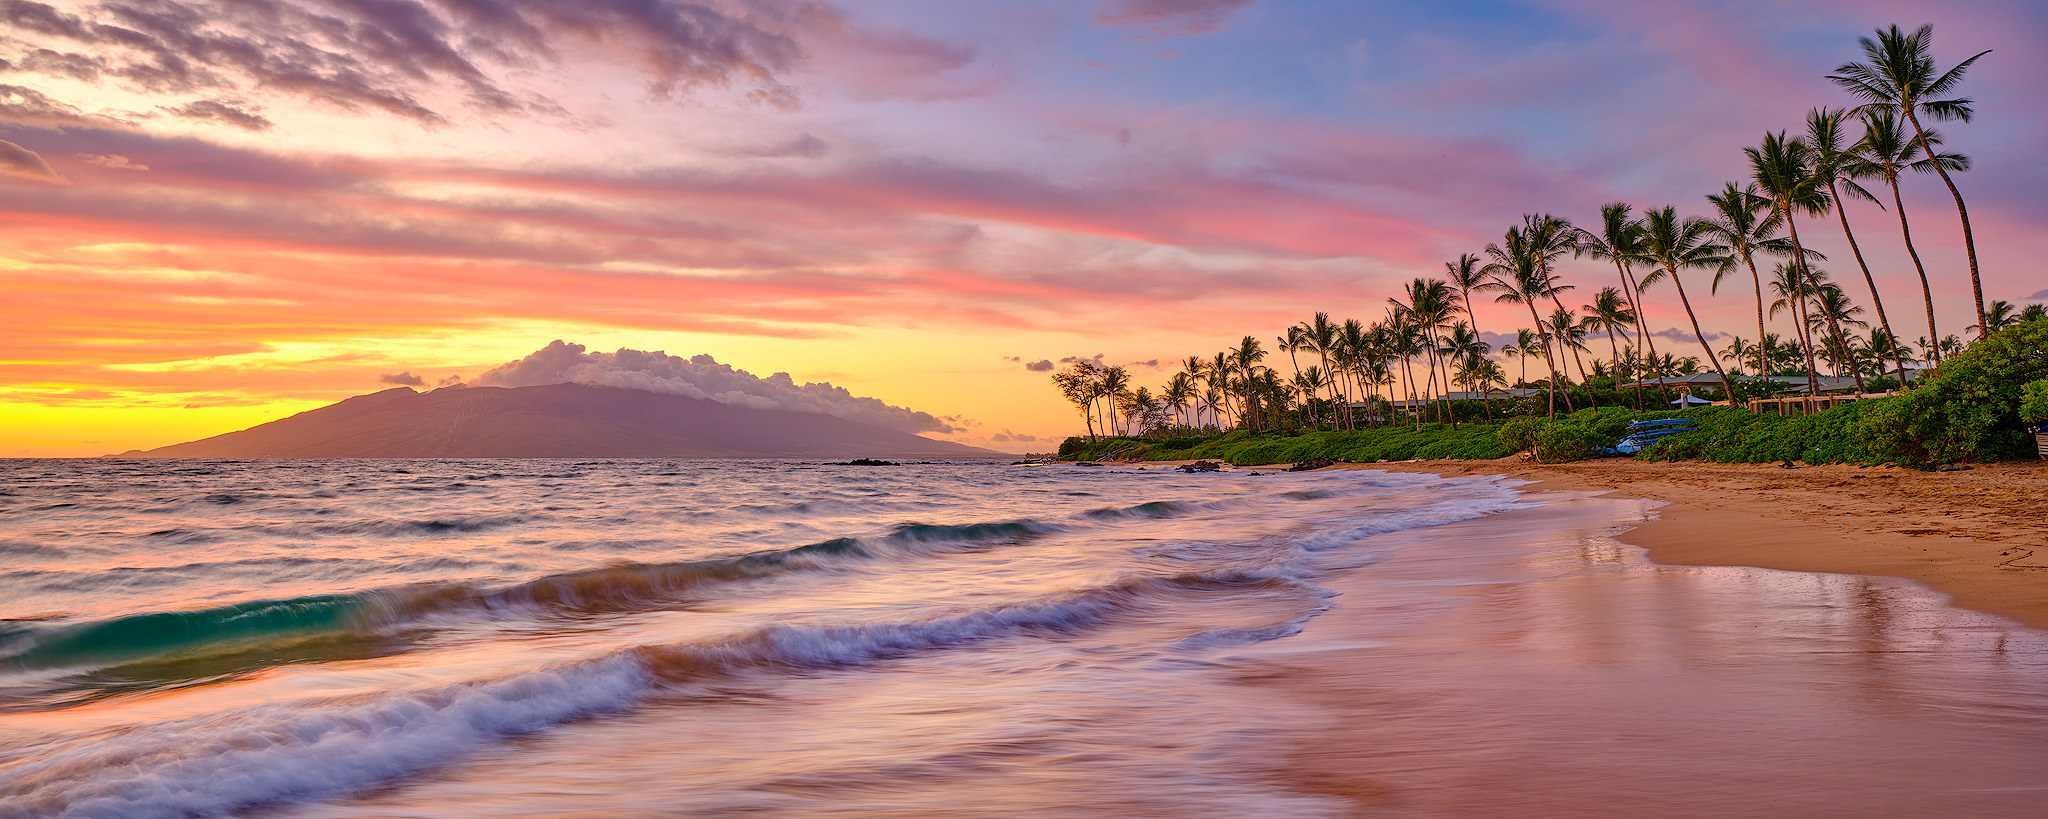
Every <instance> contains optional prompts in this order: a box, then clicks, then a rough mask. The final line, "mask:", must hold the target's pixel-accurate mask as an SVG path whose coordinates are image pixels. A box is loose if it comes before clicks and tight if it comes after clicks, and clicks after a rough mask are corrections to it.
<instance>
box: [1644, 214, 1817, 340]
mask: <svg viewBox="0 0 2048 819" xmlns="http://www.w3.org/2000/svg"><path fill="white" fill-rule="evenodd" d="M1707 201H1708V202H1711V203H1713V205H1714V219H1713V221H1710V222H1708V223H1707V224H1708V226H1709V227H1708V230H1710V231H1712V232H1713V234H1714V238H1715V239H1717V240H1719V241H1720V242H1723V243H1725V244H1727V245H1728V247H1729V249H1730V250H1732V251H1734V253H1735V257H1736V258H1738V259H1741V260H1742V264H1743V265H1744V266H1745V267H1748V268H1749V279H1750V283H1751V284H1752V285H1753V286H1754V287H1755V288H1756V337H1757V338H1763V337H1764V335H1765V333H1766V332H1767V331H1766V330H1765V329H1764V282H1763V276H1761V275H1759V274H1758V273H1757V271H1756V254H1757V253H1759V252H1763V253H1775V254H1778V255H1790V254H1791V253H1792V243H1791V241H1789V240H1787V239H1785V238H1784V237H1782V236H1779V235H1778V228H1779V227H1780V226H1782V225H1783V224H1784V222H1785V220H1784V219H1783V218H1782V217H1780V216H1779V215H1778V212H1777V210H1776V209H1775V208H1772V207H1771V201H1770V200H1769V199H1765V198H1764V197H1762V196H1760V195H1758V194H1757V192H1756V184H1755V183H1751V184H1749V185H1746V186H1744V187H1742V188H1740V189H1738V188H1736V187H1735V183H1733V182H1729V183H1727V187H1725V188H1722V189H1721V192H1720V193H1717V194H1715V193H1710V194H1707ZM1732 269H1733V268H1732V267H1723V268H1721V269H1720V270H1719V271H1716V272H1715V273H1714V283H1713V286H1712V287H1710V288H1709V290H1710V291H1711V292H1719V291H1720V289H1721V279H1722V278H1723V277H1725V276H1726V275H1727V274H1728V272H1729V271H1730V270H1732ZM1757 352H1758V353H1759V354H1761V352H1762V349H1761V348H1760V347H1759V348H1758V349H1757ZM1654 353H1655V351H1654V350H1653V351H1652V354H1654ZM1757 372H1758V373H1759V374H1763V373H1768V372H1770V364H1769V363H1768V362H1766V361H1764V360H1763V359H1761V358H1759V359H1758V360H1757Z"/></svg>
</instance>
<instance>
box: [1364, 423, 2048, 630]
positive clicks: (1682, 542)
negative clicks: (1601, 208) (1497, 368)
mask: <svg viewBox="0 0 2048 819" xmlns="http://www.w3.org/2000/svg"><path fill="white" fill-rule="evenodd" d="M1340 468H1341V467H1340ZM1351 468H1372V469H1386V470H1392V471H1405V472H1428V473H1433V474H1438V475H1477V474H1485V475H1507V476H1510V477H1515V478H1522V479H1525V480H1532V481H1536V482H1537V483H1535V484H1533V485H1532V486H1531V487H1529V488H1531V489H1580V490H1598V491H1604V492H1605V493H1607V494H1608V495H1610V496H1614V497H1632V498H1648V499H1652V500H1658V501H1663V502H1665V503H1666V504H1667V505H1665V506H1662V507H1660V508H1658V509H1657V510H1656V519H1655V520H1650V521H1645V522H1643V523H1641V524H1638V525H1636V526H1635V527H1634V528H1632V529H1630V530H1629V531H1627V532H1625V533H1623V534H1622V535H1621V536H1620V540H1621V541H1622V542H1624V543H1629V544H1633V545H1636V546H1641V547H1643V548H1645V549H1648V550H1649V553H1650V558H1651V559H1652V560H1655V561H1657V562H1658V563H1663V564H1668V565H1686V566H1755V567H1758V568H1765V569H1782V570H1786V571H1799V572H1829V573H1834V574H1860V575H1877V576H1882V577H1898V578H1904V579H1907V580H1912V581H1916V582H1918V583H1921V584H1923V585H1925V586H1927V587H1929V588H1931V589H1934V590H1935V591H1938V592H1941V593H1942V594H1946V595H1948V596H1949V597H1950V598H1952V601H1953V603H1954V604H1955V605H1957V606H1961V607H1963V608H1968V609H1974V610H1977V611H1981V612H1986V613H1989V614H1995V615H1998V616H2000V617H2004V618H2007V619H2010V620H2014V621H2017V622H2019V623H2022V624H2025V625H2027V626H2029V627H2032V628H2036V629H2044V630H2048V463H2044V462H2039V461H2015V462H2008V463H1997V464H1978V465H1975V466H1974V467H1973V468H1971V469H1969V470H1967V471H1960V472H1922V471H1918V470H1912V469H1903V468H1884V467H1856V466H1846V465H1828V466H1804V465H1801V466H1798V467H1797V468H1795V469H1785V468H1782V466H1780V465H1777V464H1709V463H1645V462H1641V461H1633V460H1624V459H1605V460H1595V461H1580V462H1578V463H1570V464H1549V465H1546V464H1532V463H1524V462H1519V461H1513V460H1500V461H1479V462H1474V461H1411V462H1406V463H1396V464H1370V465H1364V464H1361V465H1355V466H1354V467H1351Z"/></svg>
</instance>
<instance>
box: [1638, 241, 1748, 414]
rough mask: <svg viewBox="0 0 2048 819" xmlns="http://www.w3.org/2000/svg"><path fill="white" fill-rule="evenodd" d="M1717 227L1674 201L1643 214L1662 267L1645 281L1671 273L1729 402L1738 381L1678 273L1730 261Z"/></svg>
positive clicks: (1648, 250)
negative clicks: (1710, 340)
mask: <svg viewBox="0 0 2048 819" xmlns="http://www.w3.org/2000/svg"><path fill="white" fill-rule="evenodd" d="M1712 238H1713V231H1712V229H1711V228H1709V227H1708V226H1707V221H1706V220H1705V219H1700V218H1698V217H1687V218H1686V219H1685V220H1684V221H1680V220H1679V218H1678V209H1677V208H1675V207H1672V206H1670V205H1666V206H1664V207H1663V208H1662V209H1659V210H1652V211H1649V212H1647V213H1644V214H1643V252H1644V254H1645V255H1647V256H1649V257H1650V259H1651V260H1652V261H1654V262H1656V263H1657V264H1658V265H1659V266H1660V267H1661V268H1662V269H1661V270H1660V271H1659V272H1657V273H1652V274H1650V276H1649V277H1645V278H1644V283H1646V284H1647V283H1648V282H1649V279H1650V278H1652V277H1658V276H1660V275H1661V276H1669V277H1670V278H1671V284H1672V285H1673V286H1674V287H1677V288H1678V301H1679V303H1680V304H1683V305H1684V306H1685V317H1686V318H1687V319H1688V320H1690V321H1691V322H1692V335H1693V338H1696V339H1698V340H1699V342H1700V349H1701V350H1703V351H1705V352H1706V354H1707V361H1708V362H1709V363H1712V364H1713V365H1714V372H1715V373H1716V374H1718V375H1720V376H1721V392H1722V394H1723V395H1726V396H1727V397H1728V403H1729V405H1730V406H1733V405H1734V403H1735V384H1734V382H1732V381H1729V380H1728V371H1727V370H1725V369H1722V368H1721V359H1719V358H1717V357H1715V355H1714V348H1712V347H1709V346H1707V335H1706V333H1703V332H1701V331H1700V320H1699V316H1698V315H1697V314H1695V313H1694V312H1693V309H1692V300H1691V299H1688V298H1686V295H1685V281H1684V280H1683V279H1681V278H1680V277H1679V275H1678V273H1679V271H1680V270H1683V269H1687V268H1707V267H1720V266H1722V265H1725V264H1727V263H1728V261H1729V257H1728V255H1727V252H1728V248H1726V247H1724V246H1722V245H1717V244H1713V243H1712V242H1711V241H1709V240H1710V239H1712Z"/></svg>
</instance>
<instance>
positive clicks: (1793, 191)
mask: <svg viewBox="0 0 2048 819" xmlns="http://www.w3.org/2000/svg"><path fill="white" fill-rule="evenodd" d="M1742 152H1743V153H1745V154H1748V155H1749V164H1750V168H1751V170H1753V171H1754V172H1755V174H1756V184H1757V190H1758V192H1759V193H1761V194H1762V195H1763V197H1764V198H1766V199H1769V200H1770V202H1771V209H1772V210H1773V212H1775V213H1777V214H1778V215H1779V216H1782V217H1784V219H1785V230H1786V232H1788V233H1789V234H1791V238H1792V262H1793V265H1794V268H1795V270H1796V271H1797V272H1799V273H1801V274H1802V275H1804V276H1805V277H1806V278H1808V279H1812V278H1813V277H1812V275H1811V268H1810V267H1808V265H1807V264H1806V250H1805V247H1804V246H1803V245H1802V244H1801V243H1800V241H1799V220H1798V219H1796V218H1794V214H1795V213H1807V214H1810V215H1814V216H1818V215H1820V214H1823V213H1826V212H1827V211H1828V208H1829V207H1831V206H1832V204H1833V200H1832V199H1830V198H1829V196H1828V193H1827V191H1826V190H1825V189H1823V188H1822V187H1821V180H1820V177H1818V176H1816V175H1814V173H1813V151H1812V149H1810V148H1808V147H1807V145H1806V143H1805V142H1802V141H1800V140H1797V139H1786V138H1785V132H1783V131H1779V132H1777V133H1775V134H1773V133H1765V134H1764V141H1763V144H1762V145H1760V146H1758V147H1755V148H1744V149H1742ZM1804 292H1810V291H1804ZM1835 329H1836V333H1835V335H1837V336H1839V335H1841V332H1840V328H1835ZM1806 349H1807V362H1806V369H1807V373H1808V376H1809V378H1808V380H1807V391H1808V392H1809V393H1818V392H1819V391H1820V387H1819V384H1818V382H1816V381H1815V380H1814V379H1813V378H1812V377H1811V376H1812V374H1813V371H1814V370H1815V365H1814V362H1813V358H1812V357H1813V345H1811V344H1809V345H1807V348H1806Z"/></svg>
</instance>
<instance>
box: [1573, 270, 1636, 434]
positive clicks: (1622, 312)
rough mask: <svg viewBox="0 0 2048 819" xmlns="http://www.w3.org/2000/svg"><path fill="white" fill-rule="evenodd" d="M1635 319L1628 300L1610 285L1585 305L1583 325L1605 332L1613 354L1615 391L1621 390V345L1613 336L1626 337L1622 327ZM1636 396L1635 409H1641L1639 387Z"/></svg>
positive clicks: (1632, 322)
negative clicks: (1590, 302)
mask: <svg viewBox="0 0 2048 819" xmlns="http://www.w3.org/2000/svg"><path fill="white" fill-rule="evenodd" d="M1635 321H1636V314H1635V311H1633V310H1630V309H1629V305H1628V301H1627V300H1625V299H1623V298H1622V295H1621V292H1620V291H1618V290H1615V289H1614V288H1612V287H1603V288H1601V289H1600V292H1599V293H1595V294H1594V295H1593V303H1592V304H1588V305H1586V318H1585V320H1584V322H1583V325H1584V326H1585V327H1587V328H1590V329H1595V330H1600V331H1602V332H1605V333H1606V334H1607V349H1608V352H1609V353H1610V354H1612V355H1613V356H1614V391H1615V392H1620V391H1621V345H1620V344H1619V343H1618V342H1616V341H1615V336H1620V337H1622V338H1628V331H1627V330H1625V329H1623V328H1625V327H1631V326H1634V324H1635ZM1636 398H1637V401H1636V403H1637V409H1641V408H1642V407H1641V404H1642V400H1641V399H1642V391H1641V390H1640V389H1638V390H1637V391H1636Z"/></svg>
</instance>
